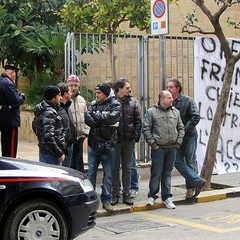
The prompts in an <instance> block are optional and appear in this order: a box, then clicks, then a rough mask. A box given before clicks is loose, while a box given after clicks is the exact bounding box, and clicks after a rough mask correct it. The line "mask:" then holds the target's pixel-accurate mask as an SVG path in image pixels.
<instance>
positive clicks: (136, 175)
mask: <svg viewBox="0 0 240 240" xmlns="http://www.w3.org/2000/svg"><path fill="white" fill-rule="evenodd" d="M138 179H139V173H138V169H137V165H136V154H135V151H134V150H133V154H132V159H131V186H130V189H131V190H136V191H138V189H139V183H138Z"/></svg>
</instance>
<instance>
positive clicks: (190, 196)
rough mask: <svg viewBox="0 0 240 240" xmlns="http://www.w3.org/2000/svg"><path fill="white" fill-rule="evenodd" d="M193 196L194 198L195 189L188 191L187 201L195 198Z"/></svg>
mask: <svg viewBox="0 0 240 240" xmlns="http://www.w3.org/2000/svg"><path fill="white" fill-rule="evenodd" d="M193 196H194V190H193V189H191V188H190V189H187V193H186V196H185V198H186V199H191V198H193Z"/></svg>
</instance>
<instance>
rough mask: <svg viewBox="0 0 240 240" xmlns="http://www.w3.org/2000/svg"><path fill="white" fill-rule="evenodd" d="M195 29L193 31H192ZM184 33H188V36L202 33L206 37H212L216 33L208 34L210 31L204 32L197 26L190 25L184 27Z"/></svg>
mask: <svg viewBox="0 0 240 240" xmlns="http://www.w3.org/2000/svg"><path fill="white" fill-rule="evenodd" d="M191 29H193V30H191ZM182 33H188V34H193V33H201V34H206V35H210V34H214V35H215V32H208V31H204V30H203V29H202V28H200V27H198V26H196V25H192V24H190V25H188V26H184V27H183V28H182Z"/></svg>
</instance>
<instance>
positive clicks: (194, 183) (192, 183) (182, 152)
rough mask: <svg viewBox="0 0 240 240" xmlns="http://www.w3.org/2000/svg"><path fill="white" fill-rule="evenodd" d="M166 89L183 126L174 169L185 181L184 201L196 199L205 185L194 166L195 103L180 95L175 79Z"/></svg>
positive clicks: (196, 118) (198, 116)
mask: <svg viewBox="0 0 240 240" xmlns="http://www.w3.org/2000/svg"><path fill="white" fill-rule="evenodd" d="M167 89H168V90H169V91H170V92H171V93H172V96H173V100H174V102H173V106H175V107H176V108H177V109H178V110H179V112H180V116H181V119H182V122H183V124H184V129H185V136H184V138H183V143H182V145H181V147H180V148H179V149H178V152H177V156H176V160H175V167H176V169H177V170H178V171H179V172H180V174H181V175H182V176H183V177H184V178H185V180H186V188H187V193H186V199H189V198H193V197H197V196H198V194H199V193H200V191H201V189H202V187H203V185H204V184H205V183H206V181H205V180H204V179H202V178H200V176H198V174H197V166H196V165H197V162H196V150H197V130H196V125H197V124H198V122H199V121H200V115H199V111H198V109H197V106H196V103H195V102H194V101H193V100H192V99H191V98H190V97H188V96H186V95H184V94H182V85H181V83H180V82H179V81H178V80H177V79H171V80H169V81H168V83H167Z"/></svg>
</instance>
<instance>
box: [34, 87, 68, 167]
mask: <svg viewBox="0 0 240 240" xmlns="http://www.w3.org/2000/svg"><path fill="white" fill-rule="evenodd" d="M61 97H62V96H61V92H60V89H59V88H58V87H56V86H51V85H50V86H47V87H46V88H45V90H44V98H45V100H43V101H42V102H41V103H39V104H37V105H36V107H35V110H34V115H35V118H34V120H33V130H34V132H35V134H36V135H37V138H38V146H39V161H40V162H45V163H50V164H56V165H61V164H62V162H63V161H64V159H65V154H66V141H65V134H64V128H63V124H62V118H61V116H60V115H59V114H58V111H59V105H60V99H61Z"/></svg>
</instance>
